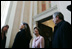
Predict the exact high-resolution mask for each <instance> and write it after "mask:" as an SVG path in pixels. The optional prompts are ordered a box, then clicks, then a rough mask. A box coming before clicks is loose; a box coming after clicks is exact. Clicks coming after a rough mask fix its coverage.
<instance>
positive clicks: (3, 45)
mask: <svg viewBox="0 0 72 49" xmlns="http://www.w3.org/2000/svg"><path fill="white" fill-rule="evenodd" d="M5 45H6V36H5V34H4V37H3V39H2V35H1V48H5Z"/></svg>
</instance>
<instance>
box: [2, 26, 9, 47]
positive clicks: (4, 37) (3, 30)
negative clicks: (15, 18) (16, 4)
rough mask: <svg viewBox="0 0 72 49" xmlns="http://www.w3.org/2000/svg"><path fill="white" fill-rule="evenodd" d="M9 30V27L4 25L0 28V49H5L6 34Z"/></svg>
mask: <svg viewBox="0 0 72 49" xmlns="http://www.w3.org/2000/svg"><path fill="white" fill-rule="evenodd" d="M8 29H9V25H5V26H3V27H2V30H1V48H5V44H6V33H7V31H8Z"/></svg>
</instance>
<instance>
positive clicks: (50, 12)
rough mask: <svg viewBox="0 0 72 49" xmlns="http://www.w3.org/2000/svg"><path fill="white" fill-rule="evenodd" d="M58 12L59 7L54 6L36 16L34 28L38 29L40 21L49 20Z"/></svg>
mask: <svg viewBox="0 0 72 49" xmlns="http://www.w3.org/2000/svg"><path fill="white" fill-rule="evenodd" d="M57 11H58V8H57V6H54V7H52V8H50V9H48V10H46V11H44V12H42V13H40V14H38V15H36V16H34V17H33V28H34V27H36V26H37V25H38V21H40V20H42V19H45V18H48V17H50V16H52V15H53V13H55V12H57Z"/></svg>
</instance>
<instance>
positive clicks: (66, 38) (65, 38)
mask: <svg viewBox="0 0 72 49" xmlns="http://www.w3.org/2000/svg"><path fill="white" fill-rule="evenodd" d="M53 21H54V23H55V27H54V33H53V38H52V44H51V45H52V48H71V25H70V24H69V23H68V22H66V21H65V20H64V16H63V14H62V13H61V12H55V13H54V14H53ZM8 28H9V26H8V25H6V26H4V27H3V28H2V34H1V47H2V48H4V47H5V42H6V35H5V34H6V32H7V30H8ZM40 31H41V30H40V29H39V28H38V27H35V28H34V34H35V35H36V38H35V39H33V42H32V48H45V40H44V37H43V36H41V35H40ZM47 38H48V37H47ZM31 39H32V36H31V33H30V28H29V25H28V24H27V23H22V25H21V26H20V31H19V32H18V33H17V35H16V37H15V40H14V43H13V46H12V48H29V43H30V40H31Z"/></svg>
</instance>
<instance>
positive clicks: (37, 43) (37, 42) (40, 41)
mask: <svg viewBox="0 0 72 49" xmlns="http://www.w3.org/2000/svg"><path fill="white" fill-rule="evenodd" d="M32 48H44V38H43V37H42V36H38V37H36V39H34V40H33V44H32Z"/></svg>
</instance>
